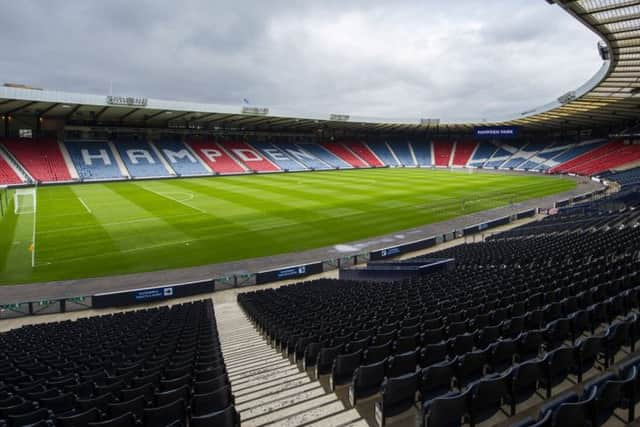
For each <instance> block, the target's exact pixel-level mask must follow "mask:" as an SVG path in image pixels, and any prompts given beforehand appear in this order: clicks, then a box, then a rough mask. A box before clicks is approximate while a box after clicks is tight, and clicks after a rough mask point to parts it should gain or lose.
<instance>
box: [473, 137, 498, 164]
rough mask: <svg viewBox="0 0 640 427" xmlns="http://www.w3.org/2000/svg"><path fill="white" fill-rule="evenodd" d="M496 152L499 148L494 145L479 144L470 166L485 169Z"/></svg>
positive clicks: (488, 143) (487, 143)
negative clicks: (485, 165)
mask: <svg viewBox="0 0 640 427" xmlns="http://www.w3.org/2000/svg"><path fill="white" fill-rule="evenodd" d="M496 150H497V147H496V146H495V145H493V144H492V143H490V142H480V143H479V144H478V148H477V149H476V151H475V153H473V156H472V157H471V160H470V161H469V166H471V167H476V168H479V167H483V166H484V164H485V163H486V162H487V160H489V159H490V158H491V156H493V153H495V152H496Z"/></svg>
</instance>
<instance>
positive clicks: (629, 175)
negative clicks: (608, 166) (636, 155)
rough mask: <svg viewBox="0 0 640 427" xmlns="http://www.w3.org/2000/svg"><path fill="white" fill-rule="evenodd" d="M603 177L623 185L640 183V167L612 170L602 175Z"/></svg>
mask: <svg viewBox="0 0 640 427" xmlns="http://www.w3.org/2000/svg"><path fill="white" fill-rule="evenodd" d="M600 177H601V178H605V179H608V180H610V181H615V182H617V183H618V184H620V185H621V186H622V187H627V186H634V185H640V167H638V168H633V169H629V170H626V171H620V172H616V171H611V172H607V173H604V174H602V175H600Z"/></svg>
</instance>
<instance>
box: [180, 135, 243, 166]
mask: <svg viewBox="0 0 640 427" xmlns="http://www.w3.org/2000/svg"><path fill="white" fill-rule="evenodd" d="M187 145H189V146H190V147H191V149H192V150H193V151H194V152H195V153H196V154H197V155H198V157H200V159H201V160H202V161H203V162H204V163H205V164H206V165H207V166H209V168H211V170H212V171H214V172H216V173H219V174H235V173H244V172H246V169H245V167H244V166H243V165H242V163H240V162H239V161H238V160H237V159H236V158H235V157H233V156H232V155H231V154H229V153H228V152H227V151H226V150H225V149H224V148H223V147H221V146H220V145H218V144H216V143H215V142H212V141H203V140H189V141H188V142H187Z"/></svg>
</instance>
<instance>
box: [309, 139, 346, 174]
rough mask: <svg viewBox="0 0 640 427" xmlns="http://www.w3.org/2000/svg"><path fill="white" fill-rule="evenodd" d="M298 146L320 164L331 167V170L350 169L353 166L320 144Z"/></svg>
mask: <svg viewBox="0 0 640 427" xmlns="http://www.w3.org/2000/svg"><path fill="white" fill-rule="evenodd" d="M298 146H299V147H300V148H301V149H302V150H303V151H304V152H305V153H308V154H310V155H311V156H313V157H314V158H315V159H317V161H318V162H321V163H323V164H326V165H329V166H330V167H331V169H335V168H341V169H349V168H351V167H352V166H351V165H350V164H349V163H347V162H346V161H344V160H342V159H341V158H340V157H338V156H336V155H335V154H333V153H332V152H331V151H329V150H327V149H326V148H325V147H323V146H322V145H320V144H315V143H304V144H303V143H301V144H298Z"/></svg>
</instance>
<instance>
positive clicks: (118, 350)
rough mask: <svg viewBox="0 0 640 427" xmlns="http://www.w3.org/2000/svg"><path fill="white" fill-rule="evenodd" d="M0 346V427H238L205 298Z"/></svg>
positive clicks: (4, 337) (45, 328) (31, 329)
mask: <svg viewBox="0 0 640 427" xmlns="http://www.w3.org/2000/svg"><path fill="white" fill-rule="evenodd" d="M0 343H1V346H0V360H2V366H1V367H0V425H9V426H26V425H34V426H35V425H38V426H40V425H41V426H45V425H49V426H122V427H126V426H131V427H133V426H136V425H142V426H149V427H155V426H169V425H171V426H186V425H191V426H205V425H216V426H218V425H219V426H238V425H239V422H240V420H239V417H238V416H237V413H236V410H235V407H234V397H233V395H232V394H231V390H230V386H229V379H228V377H227V372H226V367H225V364H224V360H223V357H222V352H221V349H220V341H219V338H218V332H217V327H216V320H215V315H214V311H213V304H212V302H211V300H207V301H198V302H193V303H186V304H181V305H174V306H172V307H170V308H169V307H161V308H152V309H146V310H139V311H133V312H126V313H118V314H113V315H105V316H98V317H89V318H84V319H78V320H76V321H64V322H54V323H48V324H40V325H32V326H23V327H21V328H18V329H14V330H11V331H9V332H6V333H3V334H0Z"/></svg>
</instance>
